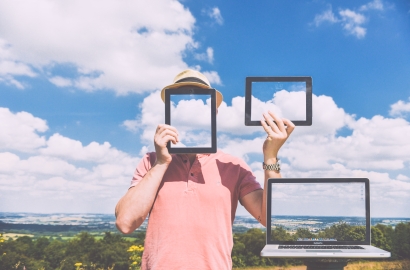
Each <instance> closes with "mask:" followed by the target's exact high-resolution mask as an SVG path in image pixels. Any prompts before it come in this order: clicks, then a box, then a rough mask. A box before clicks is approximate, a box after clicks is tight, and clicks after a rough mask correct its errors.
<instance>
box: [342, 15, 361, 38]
mask: <svg viewBox="0 0 410 270" xmlns="http://www.w3.org/2000/svg"><path fill="white" fill-rule="evenodd" d="M339 14H340V16H341V18H342V25H343V28H344V29H345V30H346V31H347V32H348V33H349V34H351V35H354V36H356V37H357V38H359V39H360V38H364V36H365V35H366V28H364V27H362V26H361V25H362V24H363V23H364V22H365V21H366V17H365V16H364V15H362V14H360V13H356V12H354V11H352V10H350V9H345V10H341V11H339Z"/></svg>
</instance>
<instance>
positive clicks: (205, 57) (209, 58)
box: [194, 47, 214, 64]
mask: <svg viewBox="0 0 410 270" xmlns="http://www.w3.org/2000/svg"><path fill="white" fill-rule="evenodd" d="M194 57H195V59H197V60H200V61H206V62H208V63H210V64H212V63H213V62H214V49H212V48H211V47H208V48H207V49H206V53H199V54H195V55H194Z"/></svg>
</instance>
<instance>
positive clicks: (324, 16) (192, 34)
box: [0, 0, 410, 216]
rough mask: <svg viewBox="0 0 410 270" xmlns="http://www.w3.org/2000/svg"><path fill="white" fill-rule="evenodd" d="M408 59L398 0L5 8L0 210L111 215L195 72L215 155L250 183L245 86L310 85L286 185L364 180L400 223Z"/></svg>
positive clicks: (405, 10)
mask: <svg viewBox="0 0 410 270" xmlns="http://www.w3.org/2000/svg"><path fill="white" fill-rule="evenodd" d="M409 48H410V4H409V2H408V1H376V0H374V1H252V2H249V3H248V2H245V3H240V4H239V3H238V2H237V1H235V2H234V1H206V3H205V2H204V3H203V2H200V1H191V0H187V1H181V2H178V1H171V0H160V1H155V3H151V1H138V2H137V1H132V0H127V1H123V2H121V3H117V2H115V1H92V0H86V1H70V2H69V1H63V2H58V3H57V2H56V3H53V2H49V1H45V0H37V1H28V0H19V1H13V2H9V1H0V119H1V120H0V163H1V164H2V165H0V192H1V196H0V211H20V212H100V213H111V212H113V209H114V206H115V204H116V202H117V200H118V199H119V197H120V196H122V195H123V194H124V193H125V191H126V189H127V186H128V184H129V181H130V179H131V177H132V173H133V171H134V169H135V166H136V164H137V163H138V161H139V159H140V157H141V155H142V154H143V153H144V152H146V151H152V150H153V147H152V136H153V129H154V128H155V126H156V125H157V124H158V123H162V122H163V121H164V113H163V110H164V108H163V103H162V101H161V100H160V98H159V93H158V91H159V90H161V89H162V87H164V86H166V85H167V84H170V83H171V82H172V79H173V77H174V76H175V75H176V74H177V73H178V72H179V71H181V70H183V69H185V68H188V67H190V68H194V69H199V70H201V71H202V72H203V73H204V74H205V75H206V76H207V77H208V79H209V80H210V81H211V84H212V85H213V86H214V87H215V88H217V89H218V90H220V91H221V92H222V93H223V95H224V102H225V103H223V104H222V105H221V107H220V110H219V113H218V120H217V121H218V146H219V148H220V149H222V150H224V151H226V152H229V153H231V154H233V155H236V156H240V157H242V158H244V159H245V160H246V161H247V162H248V164H249V165H250V166H251V168H252V169H253V170H254V173H255V175H256V176H257V177H258V179H259V181H262V180H261V179H260V178H261V176H262V171H261V169H260V167H261V164H260V163H261V153H260V151H259V149H261V145H262V142H263V133H262V132H260V129H258V127H246V128H244V125H243V123H244V116H243V111H244V106H243V104H244V101H243V96H244V92H245V78H246V77H247V76H311V77H312V78H313V94H314V102H313V106H314V108H313V125H312V126H311V127H300V128H298V129H297V130H296V131H295V133H294V134H292V137H291V139H290V140H289V142H288V143H287V144H285V146H284V147H283V149H282V150H281V152H280V155H281V157H282V161H283V166H282V167H283V175H284V176H288V177H327V176H332V177H358V176H360V177H368V178H369V179H370V180H371V186H372V188H373V190H372V198H373V200H374V203H373V204H372V205H373V208H372V209H374V210H373V211H374V215H378V216H408V215H409V214H408V210H407V208H406V206H407V205H409V203H410V201H409V200H410V199H409V198H410V156H409V154H408V153H410V143H409V142H408V137H409V134H410V124H409V115H410V114H409V112H410V49H409ZM295 106H296V105H295ZM290 109H291V108H290ZM194 116H196V117H197V115H195V114H192V117H194ZM187 121H189V119H188V120H187ZM238 145H240V146H241V147H238ZM373 194H374V195H373ZM391 209H394V210H391ZM238 213H239V214H245V213H246V212H245V210H244V209H242V208H240V209H239V210H238Z"/></svg>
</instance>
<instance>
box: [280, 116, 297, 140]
mask: <svg viewBox="0 0 410 270" xmlns="http://www.w3.org/2000/svg"><path fill="white" fill-rule="evenodd" d="M282 120H283V123H285V125H286V126H287V128H286V133H287V134H288V136H289V135H290V134H291V133H292V132H293V130H294V129H295V124H293V123H292V121H290V120H289V119H286V118H283V119H282Z"/></svg>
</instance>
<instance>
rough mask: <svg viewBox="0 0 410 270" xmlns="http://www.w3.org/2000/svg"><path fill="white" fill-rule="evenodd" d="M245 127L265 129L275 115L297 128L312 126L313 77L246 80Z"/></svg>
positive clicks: (253, 78) (255, 78)
mask: <svg viewBox="0 0 410 270" xmlns="http://www.w3.org/2000/svg"><path fill="white" fill-rule="evenodd" d="M245 92H246V93H245V125H246V126H261V122H260V120H261V119H262V118H263V113H266V112H268V110H269V111H272V112H273V113H275V114H276V115H278V116H279V117H281V118H287V119H289V120H291V121H292V122H293V123H294V124H295V125H296V126H311V125H312V78H311V77H246V89H245Z"/></svg>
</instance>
